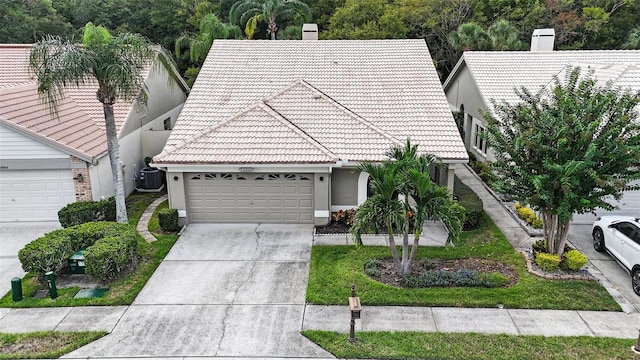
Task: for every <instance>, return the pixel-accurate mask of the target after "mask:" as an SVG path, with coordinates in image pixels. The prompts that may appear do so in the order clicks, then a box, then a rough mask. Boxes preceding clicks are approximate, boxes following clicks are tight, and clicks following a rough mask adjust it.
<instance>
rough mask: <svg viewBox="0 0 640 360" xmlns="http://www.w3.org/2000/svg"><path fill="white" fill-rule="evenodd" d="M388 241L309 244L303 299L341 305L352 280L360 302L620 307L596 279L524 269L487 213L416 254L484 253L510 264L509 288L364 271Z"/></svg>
mask: <svg viewBox="0 0 640 360" xmlns="http://www.w3.org/2000/svg"><path fill="white" fill-rule="evenodd" d="M390 257H391V254H390V251H389V249H388V248H387V247H369V246H361V247H354V246H314V247H313V249H312V251H311V264H310V271H309V284H308V286H307V302H309V303H312V304H320V305H343V304H345V303H346V301H347V299H348V297H349V296H350V287H351V284H355V285H356V287H357V295H358V296H359V297H360V300H361V301H362V304H363V305H372V306H373V305H410V306H455V307H490V308H491V307H497V306H498V305H499V304H502V305H503V306H504V307H506V308H526V309H567V310H568V309H571V310H602V311H621V309H620V306H619V305H618V304H617V303H616V302H615V300H614V299H613V298H612V297H611V296H610V295H609V294H608V293H607V291H606V290H605V289H604V288H603V287H602V286H600V284H599V283H597V282H592V281H578V280H547V279H542V278H538V277H536V276H534V275H532V274H530V273H528V272H527V270H526V264H525V260H524V258H523V256H522V255H521V254H520V253H518V252H516V251H515V250H514V249H513V247H512V246H511V244H509V242H508V241H507V239H506V238H505V237H504V235H503V234H502V232H500V230H499V229H498V228H497V227H496V226H495V224H494V223H493V222H492V221H491V219H490V218H489V217H488V216H486V215H485V216H484V218H483V220H482V225H481V228H480V229H478V230H475V231H469V232H464V233H463V235H462V237H461V239H460V241H459V242H458V244H456V246H455V247H421V248H420V249H419V250H418V255H417V257H416V259H420V258H440V259H464V258H469V257H475V258H487V259H493V260H496V261H500V262H502V263H505V264H507V265H510V266H511V267H513V268H514V269H516V270H517V272H518V278H519V279H518V282H517V283H516V284H515V285H514V286H511V287H508V288H480V287H450V288H440V287H433V288H400V287H394V286H390V285H385V284H382V283H380V282H378V281H375V280H373V279H371V278H370V277H369V276H367V275H366V274H365V273H364V264H365V263H366V262H367V260H369V259H388V258H390Z"/></svg>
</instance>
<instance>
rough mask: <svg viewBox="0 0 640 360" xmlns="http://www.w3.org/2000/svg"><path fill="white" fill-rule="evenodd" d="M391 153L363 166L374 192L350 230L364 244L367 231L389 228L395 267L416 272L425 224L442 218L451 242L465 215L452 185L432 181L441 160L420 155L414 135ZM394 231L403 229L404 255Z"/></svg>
mask: <svg viewBox="0 0 640 360" xmlns="http://www.w3.org/2000/svg"><path fill="white" fill-rule="evenodd" d="M387 156H388V157H389V159H390V160H389V161H385V162H382V163H380V164H373V163H363V164H361V165H360V170H361V171H364V172H367V173H368V174H369V177H370V178H371V185H370V186H371V189H372V190H373V193H374V195H373V196H372V197H370V198H369V199H367V200H366V201H365V202H364V203H363V204H362V205H361V206H360V207H359V208H358V211H357V212H356V215H355V218H354V222H353V226H352V227H351V233H352V235H354V239H355V240H356V242H357V243H360V236H361V234H362V232H363V231H365V230H367V229H368V228H370V227H372V226H375V227H380V226H382V227H384V228H386V229H387V233H388V236H389V247H390V250H391V254H392V257H393V261H394V263H395V265H396V271H397V273H398V274H399V275H405V274H410V273H411V265H412V263H413V261H414V259H415V256H416V253H417V250H418V243H419V240H420V235H422V228H423V226H424V223H425V222H426V221H427V220H428V219H430V218H431V219H440V220H441V221H442V223H443V224H444V225H445V227H446V228H447V230H448V232H449V237H448V239H447V244H451V243H452V242H453V240H455V239H457V238H458V236H459V235H460V233H461V231H462V222H463V219H464V215H463V210H462V207H461V206H460V205H459V204H458V203H457V202H455V200H453V197H452V195H451V193H450V192H449V189H447V188H446V187H442V186H439V185H437V184H436V183H434V182H433V181H432V180H431V177H430V175H429V168H430V167H431V166H432V165H434V164H435V163H436V158H435V157H434V156H432V155H426V154H422V155H421V154H419V153H418V147H417V145H412V144H411V142H410V141H409V140H407V142H406V145H405V146H404V147H399V146H394V147H392V148H391V149H390V150H389V151H388V152H387ZM399 195H402V196H399ZM410 216H413V223H414V239H413V244H412V245H411V249H410V250H409V217H410ZM394 230H400V231H401V233H402V255H401V256H400V255H399V254H398V251H397V248H396V244H395V237H394Z"/></svg>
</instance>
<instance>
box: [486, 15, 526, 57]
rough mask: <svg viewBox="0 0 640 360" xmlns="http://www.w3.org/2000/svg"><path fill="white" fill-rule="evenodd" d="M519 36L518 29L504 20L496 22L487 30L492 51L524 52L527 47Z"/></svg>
mask: <svg viewBox="0 0 640 360" xmlns="http://www.w3.org/2000/svg"><path fill="white" fill-rule="evenodd" d="M518 34H519V33H518V29H516V27H515V26H513V25H512V24H511V23H510V22H509V21H507V20H504V19H500V20H498V21H496V22H494V23H493V24H491V26H489V28H488V29H487V35H488V36H489V39H490V40H491V50H497V51H508V50H523V49H524V48H525V45H524V43H523V42H522V41H520V39H519V38H518Z"/></svg>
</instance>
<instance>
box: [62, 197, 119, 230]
mask: <svg viewBox="0 0 640 360" xmlns="http://www.w3.org/2000/svg"><path fill="white" fill-rule="evenodd" d="M58 221H60V225H62V227H63V228H68V227H70V226H74V225H80V224H84V223H88V222H92V221H116V200H115V198H113V197H110V198H107V199H104V200H100V201H80V202H75V203H71V204H68V205H67V206H65V207H63V208H62V209H60V211H58Z"/></svg>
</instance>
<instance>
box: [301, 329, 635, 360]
mask: <svg viewBox="0 0 640 360" xmlns="http://www.w3.org/2000/svg"><path fill="white" fill-rule="evenodd" d="M303 334H304V335H305V336H306V337H308V338H309V339H311V340H312V341H313V342H315V343H317V344H318V345H320V346H321V347H323V348H324V349H325V350H327V351H329V352H330V353H332V354H333V355H335V356H336V357H338V358H348V359H440V360H444V359H456V360H457V359H477V360H481V359H488V360H501V359H504V360H511V359H532V360H533V359H535V360H539V359H558V360H565V359H576V360H582V359H640V355H634V354H633V353H632V351H631V346H633V345H634V344H635V341H634V340H626V339H613V338H602V337H595V338H594V337H589V336H580V337H544V336H515V335H483V334H471V333H468V334H449V333H417V332H359V333H356V342H354V343H349V342H347V337H348V335H347V334H339V333H335V332H330V331H304V332H303Z"/></svg>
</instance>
